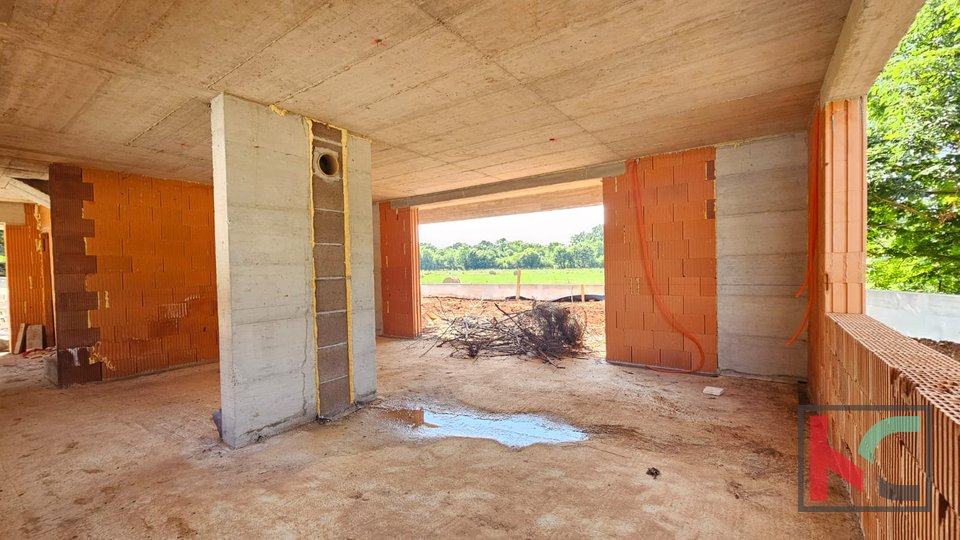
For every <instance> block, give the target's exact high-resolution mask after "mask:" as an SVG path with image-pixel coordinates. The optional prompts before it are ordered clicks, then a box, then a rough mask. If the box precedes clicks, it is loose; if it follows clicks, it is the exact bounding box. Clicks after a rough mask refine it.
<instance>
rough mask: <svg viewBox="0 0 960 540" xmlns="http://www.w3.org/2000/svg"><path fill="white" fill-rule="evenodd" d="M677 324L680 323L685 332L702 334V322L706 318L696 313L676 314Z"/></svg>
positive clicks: (703, 326)
mask: <svg viewBox="0 0 960 540" xmlns="http://www.w3.org/2000/svg"><path fill="white" fill-rule="evenodd" d="M675 317H676V319H677V322H678V323H680V324H681V325H682V326H683V328H684V329H685V330H686V331H687V332H691V333H696V334H702V333H703V332H704V328H705V325H704V321H705V320H706V318H705V317H704V316H703V315H700V314H696V313H693V314H691V313H678V314H676V315H675Z"/></svg>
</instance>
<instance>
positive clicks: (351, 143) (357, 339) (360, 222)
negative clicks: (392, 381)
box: [346, 135, 377, 401]
mask: <svg viewBox="0 0 960 540" xmlns="http://www.w3.org/2000/svg"><path fill="white" fill-rule="evenodd" d="M371 164H372V156H371V151H370V141H369V140H367V139H363V138H361V137H356V136H353V135H350V136H348V137H347V171H346V182H347V193H348V197H349V199H348V201H349V204H348V205H347V208H348V209H349V211H348V212H347V216H348V219H349V227H348V228H349V231H350V258H349V260H348V262H349V265H350V269H349V271H348V274H347V275H348V279H349V280H350V291H351V292H350V307H349V309H350V324H351V328H350V340H351V355H352V357H353V370H352V371H353V394H354V399H355V400H356V401H370V400H371V399H373V398H374V397H376V394H377V360H376V355H377V341H376V334H377V322H376V312H375V309H376V300H375V292H374V291H375V288H376V285H375V281H374V266H375V259H374V238H373V236H374V235H373V215H374V212H373V206H372V204H373V194H372V188H371V186H372V179H371V177H370V167H371Z"/></svg>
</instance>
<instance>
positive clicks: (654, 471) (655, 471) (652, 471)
mask: <svg viewBox="0 0 960 540" xmlns="http://www.w3.org/2000/svg"><path fill="white" fill-rule="evenodd" d="M647 476H652V477H653V479H654V480H656V479H657V477H658V476H660V469H658V468H656V467H650V468H649V469H647Z"/></svg>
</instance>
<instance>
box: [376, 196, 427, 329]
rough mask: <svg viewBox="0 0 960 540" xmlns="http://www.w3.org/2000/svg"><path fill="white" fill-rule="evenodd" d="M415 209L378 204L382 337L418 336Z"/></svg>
mask: <svg viewBox="0 0 960 540" xmlns="http://www.w3.org/2000/svg"><path fill="white" fill-rule="evenodd" d="M417 217H418V216H417V209H416V208H399V209H394V208H392V207H391V206H390V203H388V202H386V203H380V264H381V273H380V275H381V288H382V291H383V300H382V306H383V333H384V335H387V336H392V337H416V336H419V335H420V325H421V321H420V245H419V242H418V233H417V226H418V225H419V220H418V219H417Z"/></svg>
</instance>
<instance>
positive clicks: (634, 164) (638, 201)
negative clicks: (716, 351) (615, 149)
mask: <svg viewBox="0 0 960 540" xmlns="http://www.w3.org/2000/svg"><path fill="white" fill-rule="evenodd" d="M639 161H640V160H638V159H635V160H632V161H628V162H627V176H629V177H632V178H633V199H634V205H635V206H636V208H637V230H638V231H639V233H640V259H641V261H642V262H643V273H644V275H645V277H646V278H647V286H648V287H650V293H651V294H652V295H653V301H654V302H655V303H656V305H657V307H658V308H660V313H661V314H662V315H663V318H665V319H666V320H667V322H668V323H670V326H671V327H672V328H673V329H674V330H676V331H677V332H680V334H682V335H683V337H685V338H687V339H689V340H690V341H691V342H693V344H694V346H696V347H697V351H698V352H699V355H700V357H699V361H698V362H697V364H696V365H695V366H694V367H692V368H690V369H669V368H662V367H656V366H644V367H646V368H647V369H649V370H651V371H656V372H657V373H696V372H698V371H700V369H701V368H703V364H704V363H706V355H705V354H704V352H703V345H701V344H700V342H699V341H698V340H697V338H696V337H695V336H694V335H693V334H691V333H690V332H688V331H687V329H686V328H684V327H683V325H681V324H680V322H679V321H677V319H676V317H674V315H673V312H671V311H670V309H669V308H668V307H667V306H666V305H665V304H664V303H663V297H662V296H661V294H660V289H659V288H658V287H657V284H656V282H655V281H654V279H653V270H652V268H651V267H650V253H649V252H648V251H647V232H646V228H645V227H644V226H643V199H642V197H641V195H640V174H639V173H638V172H637V169H638V163H639Z"/></svg>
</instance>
